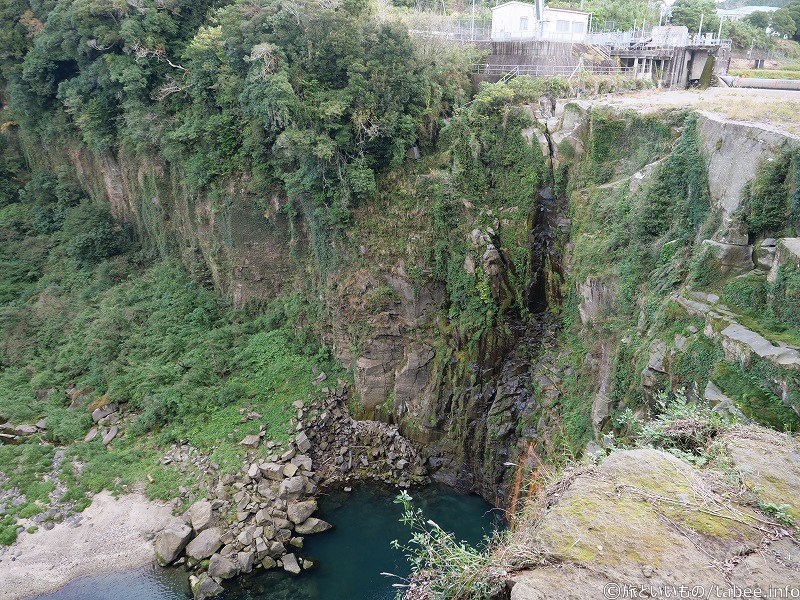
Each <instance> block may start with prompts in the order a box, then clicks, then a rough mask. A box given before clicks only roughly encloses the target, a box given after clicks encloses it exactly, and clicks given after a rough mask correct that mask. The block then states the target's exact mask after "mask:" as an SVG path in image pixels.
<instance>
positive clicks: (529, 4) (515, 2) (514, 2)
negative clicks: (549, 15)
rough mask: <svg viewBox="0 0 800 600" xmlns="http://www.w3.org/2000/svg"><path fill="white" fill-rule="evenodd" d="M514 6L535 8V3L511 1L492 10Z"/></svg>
mask: <svg viewBox="0 0 800 600" xmlns="http://www.w3.org/2000/svg"><path fill="white" fill-rule="evenodd" d="M512 4H523V5H525V6H530V7H531V8H535V5H534V4H533V2H520V1H519V0H510V1H509V2H503V3H502V4H498V5H497V6H493V7H492V8H491V10H497V9H498V8H503V7H504V6H511V5H512Z"/></svg>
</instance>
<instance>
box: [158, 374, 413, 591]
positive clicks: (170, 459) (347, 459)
mask: <svg viewBox="0 0 800 600" xmlns="http://www.w3.org/2000/svg"><path fill="white" fill-rule="evenodd" d="M324 380H325V378H324V373H323V374H321V375H320V376H318V377H317V379H316V380H315V384H317V385H320V384H321V383H322V382H323V381H324ZM321 391H323V393H325V394H326V397H325V398H324V399H323V400H319V401H316V402H313V403H311V404H310V405H309V406H308V407H306V405H305V404H304V403H303V402H300V401H298V402H295V403H294V405H293V408H294V409H295V410H296V411H297V412H296V414H295V415H294V417H293V419H292V425H293V428H294V435H293V436H292V437H291V438H290V439H289V440H288V441H287V442H275V441H272V440H269V439H267V434H266V428H265V427H264V426H263V425H262V426H261V427H260V430H259V432H258V433H253V434H249V435H246V436H245V437H244V438H243V439H242V440H241V444H242V445H243V446H244V447H245V448H246V449H247V450H246V459H245V463H244V465H243V468H242V471H241V473H240V474H239V475H232V474H220V473H219V471H218V470H217V469H216V465H214V464H213V463H209V462H208V459H207V457H205V461H204V462H203V464H200V462H199V461H203V458H204V457H202V456H199V455H198V453H197V452H196V449H194V448H191V447H189V446H188V445H182V446H174V447H173V448H172V449H171V450H170V451H169V452H168V453H167V454H166V455H165V456H164V458H163V459H162V463H163V464H165V465H166V464H173V465H176V466H177V467H178V468H179V470H181V471H185V470H186V469H189V468H193V469H199V470H202V471H204V472H205V475H206V476H209V475H211V482H210V485H209V490H208V491H209V495H208V498H206V499H204V500H200V501H198V502H195V503H194V504H192V505H191V507H190V508H189V510H188V511H186V513H185V515H184V517H185V518H184V524H183V525H181V526H179V527H170V528H167V529H164V530H163V531H161V532H160V533H159V534H158V535H157V536H156V537H155V540H154V548H155V552H156V560H157V561H158V563H159V564H160V565H162V566H165V565H170V564H172V565H184V566H186V567H187V568H189V569H190V570H191V571H192V575H191V576H190V582H191V586H192V591H193V593H194V596H195V598H196V599H203V598H211V597H213V596H215V595H217V594H219V593H221V592H222V591H223V590H222V586H221V583H222V582H223V581H224V580H226V579H230V578H232V577H235V576H237V575H239V574H240V573H250V572H251V571H253V570H255V569H274V568H281V569H283V570H284V571H287V572H288V573H292V574H294V575H297V574H299V573H301V572H302V571H303V570H307V569H310V568H312V567H313V566H314V565H313V563H312V562H311V561H310V560H308V559H307V558H304V557H303V556H302V549H303V540H304V536H307V535H311V534H315V533H321V532H323V531H327V530H328V529H330V528H331V525H330V524H329V523H327V522H325V521H323V520H322V519H319V518H317V517H314V516H312V515H313V514H314V512H315V511H316V510H317V501H316V500H315V499H314V495H315V494H316V493H317V491H318V489H319V487H320V485H322V484H326V485H330V484H331V483H335V482H341V481H348V480H358V479H378V480H381V481H385V482H388V483H393V484H396V485H400V486H409V485H411V484H412V483H426V482H427V481H428V478H427V471H426V469H425V467H424V462H425V461H424V459H423V458H422V457H421V456H420V454H419V452H418V451H417V449H416V448H415V447H414V445H413V444H412V443H411V442H409V441H408V440H406V439H405V438H403V437H402V436H401V435H400V433H399V431H398V429H397V427H394V426H390V425H386V424H385V423H378V422H375V421H355V420H354V419H352V418H351V417H350V414H349V413H348V410H347V406H346V390H345V387H344V385H343V384H340V385H339V389H338V390H334V391H331V390H329V389H327V388H322V390H321ZM242 414H243V417H242V422H246V421H250V420H253V421H256V420H258V418H257V417H258V415H255V413H252V412H248V411H247V408H245V409H243V410H242ZM207 480H208V479H207ZM214 480H216V484H214ZM181 496H182V497H183V498H187V497H188V496H189V492H188V490H185V491H183V490H182V493H181Z"/></svg>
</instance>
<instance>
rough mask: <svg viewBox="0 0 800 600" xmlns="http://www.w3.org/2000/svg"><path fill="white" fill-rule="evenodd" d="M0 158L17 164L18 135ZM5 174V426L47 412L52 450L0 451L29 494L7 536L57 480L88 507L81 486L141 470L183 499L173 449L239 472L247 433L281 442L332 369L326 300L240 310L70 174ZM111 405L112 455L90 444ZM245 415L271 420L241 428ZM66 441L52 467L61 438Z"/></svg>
mask: <svg viewBox="0 0 800 600" xmlns="http://www.w3.org/2000/svg"><path fill="white" fill-rule="evenodd" d="M3 158H4V159H5V160H4V163H5V164H6V165H11V166H12V168H13V167H14V166H19V161H18V160H17V158H18V157H17V152H16V150H15V146H14V144H13V138H7V139H6V148H5V152H4V156H3ZM7 181H11V182H14V186H15V187H14V188H12V189H11V190H10V191H9V192H8V195H7V197H8V198H10V199H11V201H10V202H8V201H7V202H6V204H5V205H4V206H2V207H0V238H1V239H2V245H1V246H0V264H2V265H3V269H2V277H1V278H0V290H1V291H2V294H1V295H0V302H1V303H0V340H2V342H0V421H6V420H10V421H11V422H12V423H16V424H19V423H34V422H37V421H38V420H39V419H44V421H45V423H46V426H47V429H46V432H44V433H41V434H39V435H38V436H37V437H36V440H38V439H41V441H43V442H45V443H44V444H43V445H39V444H36V443H33V444H29V443H28V444H22V445H19V446H13V445H8V446H0V464H2V465H3V467H4V468H3V471H4V473H5V476H6V478H5V479H3V481H2V483H1V484H0V485H2V486H3V487H4V488H5V489H12V488H16V490H17V491H18V492H19V493H20V494H23V502H22V503H21V504H18V505H17V506H12V505H8V506H7V508H6V509H5V512H4V513H3V514H2V515H0V518H1V519H2V524H3V527H2V530H0V541H2V542H3V543H9V542H10V541H13V539H14V537H15V535H16V533H15V531H16V521H17V518H25V517H30V516H32V515H34V514H36V513H38V512H40V511H41V510H43V509H44V508H45V507H46V504H47V501H48V494H49V493H50V492H51V491H52V490H53V489H54V487H55V484H54V481H55V479H54V478H55V477H57V476H60V477H61V478H62V480H63V481H64V482H65V483H66V485H67V492H66V494H65V495H64V496H63V497H62V498H61V501H62V502H63V503H66V504H67V505H74V506H75V507H76V508H79V509H80V508H81V507H83V506H85V503H86V499H85V494H86V493H87V492H98V491H100V490H101V489H104V488H105V489H109V488H110V489H120V488H121V486H124V485H127V484H131V483H133V482H136V481H143V480H145V475H149V476H150V477H151V478H152V479H153V481H152V482H150V483H149V484H148V487H147V491H148V494H150V495H151V496H158V497H165V498H172V497H174V496H175V492H176V490H177V486H178V484H181V485H183V483H181V480H180V479H179V477H178V476H176V474H175V473H170V472H169V470H168V469H166V468H165V467H163V466H161V465H160V463H159V458H160V456H161V453H162V452H163V451H164V449H165V448H167V447H169V445H170V444H173V443H176V442H188V443H189V444H192V445H193V446H196V447H198V448H200V449H201V450H203V451H204V452H206V453H208V454H209V455H210V456H211V459H212V460H213V461H214V462H215V463H216V464H218V465H219V467H220V468H222V469H224V470H231V469H238V468H239V467H240V465H241V457H242V454H243V450H242V447H241V446H240V445H239V442H240V441H241V439H242V438H243V437H244V435H245V434H248V433H255V432H257V431H258V429H259V426H260V425H264V426H265V427H266V428H267V432H268V435H269V436H270V437H271V438H272V439H275V440H278V441H279V440H282V439H285V438H286V437H287V436H288V434H289V432H290V429H289V421H290V417H291V415H292V414H293V412H294V410H293V409H292V403H293V402H294V401H296V400H303V401H307V400H308V399H309V398H313V397H314V396H315V395H316V394H319V393H321V392H319V390H318V389H317V388H316V387H314V386H312V383H311V382H312V379H313V378H314V377H315V372H316V371H317V370H319V369H324V370H326V371H327V372H328V373H330V374H331V375H335V374H336V373H337V372H338V371H337V370H336V367H335V365H333V364H332V362H331V359H330V356H329V354H328V351H327V350H326V349H325V348H324V347H322V346H320V345H319V343H318V342H317V341H316V340H317V339H318V338H317V332H316V331H314V330H312V329H311V328H310V327H309V324H310V323H312V322H313V321H314V320H315V319H316V316H315V311H316V310H318V309H315V308H314V307H312V306H309V305H307V304H306V303H305V302H304V301H302V300H301V299H300V296H299V295H298V294H294V295H291V296H287V297H284V298H281V299H279V300H276V301H275V302H273V303H272V304H271V305H269V306H268V307H267V308H266V309H265V310H262V311H259V312H258V313H253V312H247V311H241V310H239V311H237V310H234V309H233V308H232V307H231V306H230V305H228V304H227V303H226V302H225V301H223V300H222V299H221V298H220V297H219V295H218V294H217V293H216V292H215V291H214V290H212V289H209V288H208V286H207V284H206V282H205V281H204V280H198V279H196V278H192V277H191V276H190V275H189V274H187V272H186V271H185V269H184V268H183V267H182V266H181V265H179V264H178V263H176V262H175V261H173V260H164V259H161V258H159V257H158V256H155V255H152V254H148V253H146V252H144V251H142V250H140V249H139V248H138V246H137V245H136V244H135V243H134V242H133V240H132V238H131V236H129V235H128V234H127V233H126V229H125V228H124V227H123V226H121V225H120V224H119V223H117V222H115V221H114V220H113V219H112V217H111V216H110V214H109V212H108V209H107V208H104V207H102V206H100V205H97V204H93V203H91V202H89V201H88V200H87V199H86V198H85V196H84V195H83V193H82V192H81V191H80V187H79V186H78V185H77V182H76V181H75V180H74V179H73V178H72V177H71V176H70V174H69V173H68V172H56V173H49V172H45V171H39V170H34V171H33V172H32V173H26V172H25V171H24V170H20V169H15V170H14V171H13V178H10V179H9V180H7ZM108 402H112V403H116V404H118V405H119V406H120V407H121V408H122V409H123V411H124V414H125V415H126V417H125V421H126V422H125V426H124V427H123V430H124V436H123V437H121V438H120V439H117V440H115V442H114V443H113V445H112V446H111V447H109V448H105V447H103V445H102V443H101V442H100V438H99V437H98V438H96V439H95V440H93V441H91V442H88V443H84V442H83V441H82V440H83V438H84V436H85V435H86V433H87V431H88V430H89V428H90V427H91V425H92V419H91V416H90V412H91V409H92V408H94V407H96V406H99V405H102V404H105V403H108ZM242 409H246V410H245V412H248V411H255V412H257V413H259V414H260V415H261V418H260V419H258V420H257V421H250V422H247V423H244V422H242V414H241V411H242ZM65 444H69V450H68V452H67V456H66V460H64V461H63V463H62V466H61V467H59V468H56V466H55V465H54V464H53V462H52V459H53V453H54V445H65ZM77 463H80V464H82V465H83V467H82V469H81V470H80V471H75V470H74V469H73V464H77ZM51 471H53V473H52V474H50V472H51ZM48 474H50V475H48Z"/></svg>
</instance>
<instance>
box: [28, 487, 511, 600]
mask: <svg viewBox="0 0 800 600" xmlns="http://www.w3.org/2000/svg"><path fill="white" fill-rule="evenodd" d="M396 495H397V490H396V489H394V488H391V487H389V486H382V485H373V484H370V485H366V484H365V485H362V486H359V487H356V488H355V489H354V490H353V491H352V492H350V493H346V492H344V491H332V492H330V493H328V494H326V495H324V496H322V497H321V498H320V510H319V513H318V514H319V516H320V517H321V518H323V519H325V520H327V521H329V522H331V523H333V524H334V525H335V529H333V530H332V531H329V532H326V533H322V534H318V535H315V536H309V537H307V538H306V544H305V547H304V548H303V550H302V551H301V552H299V554H300V555H301V556H303V557H304V558H309V559H311V560H313V561H314V563H315V565H316V566H315V568H314V570H312V571H309V572H305V573H302V574H301V575H300V576H298V577H293V576H291V575H288V574H286V573H284V572H283V571H277V570H276V571H269V572H261V573H258V572H257V573H254V574H252V575H249V576H243V577H240V578H238V579H236V580H234V581H231V582H228V583H226V585H225V587H226V592H225V594H224V595H223V596H222V597H221V598H222V599H223V600H391V599H392V598H394V596H395V589H394V588H393V587H392V584H393V583H402V579H397V578H390V577H386V576H384V575H381V573H382V572H389V573H394V574H395V575H397V576H399V577H400V578H402V577H405V576H407V575H408V572H409V567H408V563H407V561H406V559H405V557H404V556H403V553H402V552H401V551H399V550H395V549H393V548H392V547H391V542H392V540H395V539H397V540H400V541H401V542H405V541H407V540H408V538H409V535H410V534H409V530H408V529H407V528H406V527H405V526H403V525H402V524H401V523H400V522H399V518H400V514H401V507H400V506H399V505H397V504H394V503H393V502H392V500H393V499H394V497H395V496H396ZM411 495H412V496H413V498H414V505H415V506H417V507H419V508H421V509H423V511H424V513H425V516H426V518H429V519H433V520H434V521H436V523H438V524H439V525H440V526H441V527H442V528H444V529H446V530H448V531H452V532H453V533H455V534H456V536H457V537H458V538H459V539H462V540H466V541H467V542H470V543H472V544H479V543H481V541H482V539H483V538H484V536H485V535H487V534H489V533H490V532H492V531H493V530H494V529H495V528H496V527H497V526H498V513H496V512H495V511H492V510H491V507H490V506H489V505H488V504H487V503H486V502H484V501H483V500H482V499H481V498H479V497H477V496H465V495H461V494H457V493H456V492H454V491H453V490H451V489H449V488H447V487H444V486H439V485H431V486H427V487H424V488H418V489H415V490H412V491H411ZM123 598H131V599H133V598H135V599H137V600H186V599H187V598H191V595H190V593H189V590H188V586H187V585H186V574H185V573H184V572H183V571H181V570H179V569H159V568H157V567H148V568H145V569H139V570H137V571H132V572H128V573H109V574H101V575H92V576H87V577H82V578H80V579H77V580H75V581H73V582H71V583H70V584H68V585H67V586H66V587H64V588H63V589H61V590H59V591H58V592H55V593H53V594H48V595H45V596H41V597H40V599H41V600H120V599H123Z"/></svg>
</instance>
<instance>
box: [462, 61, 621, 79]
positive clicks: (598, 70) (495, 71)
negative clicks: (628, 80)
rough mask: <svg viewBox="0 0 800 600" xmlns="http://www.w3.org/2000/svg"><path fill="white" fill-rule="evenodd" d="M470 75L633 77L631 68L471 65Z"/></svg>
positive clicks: (588, 65)
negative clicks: (577, 74) (594, 75)
mask: <svg viewBox="0 0 800 600" xmlns="http://www.w3.org/2000/svg"><path fill="white" fill-rule="evenodd" d="M471 71H472V73H475V74H477V75H501V76H502V77H503V78H504V80H505V81H507V80H508V79H510V78H511V77H515V76H517V75H528V76H531V77H553V76H562V77H569V76H571V75H573V74H575V73H576V72H588V73H593V74H596V75H633V74H634V72H635V71H634V68H633V67H620V66H604V65H593V64H584V65H490V64H481V65H472V69H471Z"/></svg>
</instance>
